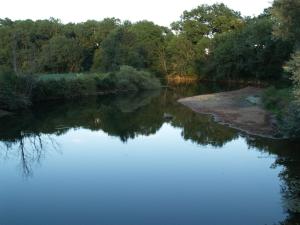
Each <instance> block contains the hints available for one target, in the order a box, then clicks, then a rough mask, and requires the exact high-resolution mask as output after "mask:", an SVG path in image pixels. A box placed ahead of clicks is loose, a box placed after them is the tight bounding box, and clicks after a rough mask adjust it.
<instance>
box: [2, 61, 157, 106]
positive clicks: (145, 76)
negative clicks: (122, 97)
mask: <svg viewBox="0 0 300 225" xmlns="http://www.w3.org/2000/svg"><path fill="white" fill-rule="evenodd" d="M160 86H161V85H160V82H159V80H158V79H157V78H155V77H154V76H153V75H151V74H150V73H148V72H145V71H139V70H136V69H134V68H132V67H129V66H122V67H121V68H120V70H118V71H116V72H110V73H78V74H75V73H71V74H45V75H36V76H34V77H31V76H19V77H17V76H14V75H13V74H11V72H3V73H2V74H1V79H0V87H1V91H0V108H1V109H4V110H18V109H21V108H26V107H28V106H30V105H31V104H32V103H33V102H38V101H39V102H40V101H47V100H53V99H71V98H78V97H82V96H87V95H97V94H106V93H112V92H114V93H117V92H124V91H141V90H152V89H157V88H160Z"/></svg>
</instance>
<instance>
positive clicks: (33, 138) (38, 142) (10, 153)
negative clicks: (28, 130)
mask: <svg viewBox="0 0 300 225" xmlns="http://www.w3.org/2000/svg"><path fill="white" fill-rule="evenodd" d="M20 136H21V137H19V138H18V139H16V140H15V141H13V142H11V141H3V142H2V143H1V144H2V145H0V147H1V148H2V151H1V153H2V154H3V158H4V159H10V158H16V159H18V160H19V162H20V163H19V165H20V169H21V173H22V175H23V176H24V177H25V178H26V177H30V176H32V175H33V166H34V165H36V164H40V162H41V160H42V159H43V158H44V157H45V156H46V154H47V151H48V150H49V149H55V150H57V151H58V150H59V144H58V143H57V142H56V141H55V139H54V138H53V137H51V136H50V135H41V134H24V133H21V134H20ZM49 144H50V145H51V146H50V147H49Z"/></svg>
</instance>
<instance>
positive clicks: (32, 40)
mask: <svg viewBox="0 0 300 225" xmlns="http://www.w3.org/2000/svg"><path fill="white" fill-rule="evenodd" d="M298 5H299V1H297V0H275V1H274V4H273V6H272V7H271V8H268V9H266V10H265V11H264V12H263V13H262V14H261V15H259V16H257V17H252V18H251V17H242V16H241V14H240V12H237V11H234V10H232V9H230V8H228V7H227V6H226V5H224V4H213V5H200V6H198V7H197V8H195V9H192V10H190V11H184V12H183V14H182V16H181V17H180V19H179V20H178V21H175V22H174V23H172V24H171V26H170V28H168V27H163V26H159V25H156V24H154V23H153V22H150V21H140V22H136V23H131V22H130V21H123V22H122V21H120V20H119V19H116V18H106V19H104V20H102V21H95V20H89V21H86V22H83V23H77V24H74V23H68V24H62V23H61V22H60V21H59V20H57V19H53V18H51V19H49V20H37V21H32V20H17V21H12V20H10V19H7V18H6V19H1V20H0V37H1V38H0V67H1V68H10V69H12V70H13V71H14V72H15V73H16V74H19V75H20V74H43V73H68V72H88V71H99V72H107V71H114V70H118V69H119V68H120V66H121V65H128V66H132V67H134V68H136V69H145V70H148V71H150V72H152V73H154V74H156V75H157V76H164V75H179V76H189V75H194V76H198V77H200V78H204V79H209V80H220V79H221V80H228V79H239V80H243V79H258V80H261V79H278V78H280V77H281V76H283V74H284V73H283V65H285V63H286V62H287V61H288V60H289V59H290V56H291V54H292V53H293V52H294V50H295V46H296V42H297V40H296V39H297V38H299V35H297V32H299V27H300V26H298V25H299V22H298V21H299V20H298V18H299V14H300V13H299V6H298ZM286 15H289V17H288V18H286ZM283 24H285V25H283ZM295 57H297V56H294V58H295Z"/></svg>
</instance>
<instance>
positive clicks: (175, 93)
mask: <svg viewBox="0 0 300 225" xmlns="http://www.w3.org/2000/svg"><path fill="white" fill-rule="evenodd" d="M222 89H224V88H222ZM227 89H231V87H228V88H227ZM216 90H220V88H219V87H216V86H212V87H207V86H199V87H189V88H184V87H180V88H175V89H174V90H169V91H166V90H162V91H161V92H147V93H139V94H128V95H126V96H122V97H120V96H119V97H117V96H109V97H108V96H106V97H98V98H89V99H85V100H80V101H79V100H77V101H73V102H69V103H63V102H52V103H47V104H43V105H38V106H36V107H35V108H34V109H33V110H31V111H29V112H24V113H22V115H15V116H13V117H6V118H2V119H0V225H58V224H59V225H61V224H64V225H121V224H122V225H196V224H197V225H199V224H203V225H219V224H220V225H221V224H222V225H223V224H224V225H260V224H261V225H264V224H270V225H273V224H281V223H282V224H297V223H298V224H299V222H300V219H299V212H300V206H299V205H300V195H299V193H300V177H299V176H300V163H299V162H300V153H299V151H300V147H299V146H300V142H299V141H295V140H285V141H278V140H277V141H276V140H269V139H262V138H255V137H253V136H252V137H251V136H248V135H245V134H243V133H240V132H238V131H236V130H234V129H231V128H228V127H225V126H222V125H219V124H217V123H215V122H213V121H212V119H211V118H210V117H209V116H203V115H198V114H195V113H193V112H192V111H191V110H189V109H187V108H185V107H183V106H181V105H179V104H178V103H177V102H176V99H178V98H180V97H183V96H191V95H194V94H200V93H210V92H214V91H216ZM165 113H168V114H171V115H172V116H173V119H172V120H166V119H164V114H165Z"/></svg>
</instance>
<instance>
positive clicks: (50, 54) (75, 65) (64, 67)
mask: <svg viewBox="0 0 300 225" xmlns="http://www.w3.org/2000/svg"><path fill="white" fill-rule="evenodd" d="M83 58H84V56H83V49H82V48H81V47H80V45H79V43H78V41H77V40H76V39H74V38H67V37H65V36H63V35H58V36H55V37H53V38H52V39H51V40H50V41H49V43H48V44H46V45H44V46H43V48H42V51H41V55H40V62H39V64H40V67H41V70H42V71H47V72H58V73H63V72H78V71H80V70H81V68H82V67H81V65H82V62H83Z"/></svg>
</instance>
